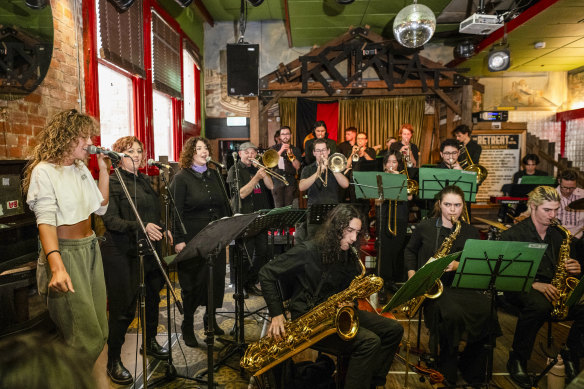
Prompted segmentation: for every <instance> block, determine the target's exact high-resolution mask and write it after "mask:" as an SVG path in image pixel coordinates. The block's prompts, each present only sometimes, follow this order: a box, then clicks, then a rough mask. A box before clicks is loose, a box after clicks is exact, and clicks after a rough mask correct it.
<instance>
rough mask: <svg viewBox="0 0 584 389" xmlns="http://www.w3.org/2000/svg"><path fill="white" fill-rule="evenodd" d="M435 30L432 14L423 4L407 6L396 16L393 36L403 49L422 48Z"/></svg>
mask: <svg viewBox="0 0 584 389" xmlns="http://www.w3.org/2000/svg"><path fill="white" fill-rule="evenodd" d="M435 30H436V16H434V12H432V10H431V9H430V8H428V7H427V6H425V5H423V4H417V3H416V0H414V4H411V5H408V6H407V7H405V8H403V9H402V10H401V11H399V13H398V14H397V15H396V17H395V20H394V22H393V36H394V37H395V39H396V40H397V41H398V42H399V43H400V44H401V45H402V46H404V47H408V48H410V49H413V48H416V47H420V46H423V45H424V44H425V43H426V42H428V41H429V40H430V38H432V35H434V31H435Z"/></svg>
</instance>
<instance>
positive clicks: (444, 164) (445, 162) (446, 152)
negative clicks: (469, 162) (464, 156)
mask: <svg viewBox="0 0 584 389" xmlns="http://www.w3.org/2000/svg"><path fill="white" fill-rule="evenodd" d="M459 155H460V148H459V147H458V141H457V140H456V139H446V140H444V141H443V142H442V143H441V144H440V157H441V158H442V161H441V162H440V164H438V168H441V169H457V170H462V166H460V163H459V162H458V156H459Z"/></svg>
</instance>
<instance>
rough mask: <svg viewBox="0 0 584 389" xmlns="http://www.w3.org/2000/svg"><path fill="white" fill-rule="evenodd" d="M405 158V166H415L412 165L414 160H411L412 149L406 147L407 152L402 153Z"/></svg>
mask: <svg viewBox="0 0 584 389" xmlns="http://www.w3.org/2000/svg"><path fill="white" fill-rule="evenodd" d="M402 156H404V166H407V167H412V166H414V164H413V163H412V159H411V158H410V148H409V147H406V150H405V151H404V152H403V153H402Z"/></svg>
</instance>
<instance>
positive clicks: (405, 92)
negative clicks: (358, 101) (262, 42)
mask: <svg viewBox="0 0 584 389" xmlns="http://www.w3.org/2000/svg"><path fill="white" fill-rule="evenodd" d="M362 91H363V92H362V93H361V94H360V95H359V96H370V97H374V96H421V95H432V96H434V92H432V91H430V90H428V91H426V92H423V91H422V90H421V89H419V88H403V89H401V88H400V89H394V90H391V91H388V90H387V89H362ZM282 92H284V93H283V94H282V96H280V98H283V97H326V98H329V99H330V98H339V97H351V96H355V92H354V89H345V90H341V92H340V93H335V94H334V95H333V96H329V95H328V94H327V93H326V92H325V91H324V90H309V91H308V92H306V93H302V92H301V91H295V90H293V91H282ZM351 92H353V93H351Z"/></svg>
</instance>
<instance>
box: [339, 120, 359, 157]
mask: <svg viewBox="0 0 584 389" xmlns="http://www.w3.org/2000/svg"><path fill="white" fill-rule="evenodd" d="M356 138H357V128H355V127H347V128H345V141H344V142H341V143H339V144H338V145H337V151H338V152H339V153H341V154H343V155H344V156H345V157H347V158H349V157H350V156H351V154H352V150H353V146H355V142H356V140H357V139H356Z"/></svg>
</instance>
